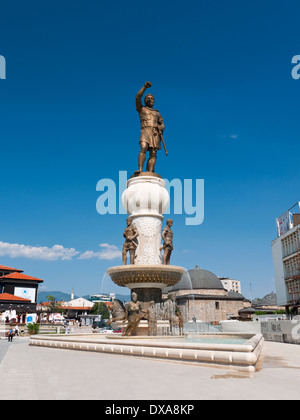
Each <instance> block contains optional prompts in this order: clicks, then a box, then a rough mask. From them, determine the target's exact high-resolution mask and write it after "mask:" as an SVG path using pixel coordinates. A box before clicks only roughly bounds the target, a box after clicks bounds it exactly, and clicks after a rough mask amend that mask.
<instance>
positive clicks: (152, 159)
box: [147, 147, 157, 172]
mask: <svg viewBox="0 0 300 420" xmlns="http://www.w3.org/2000/svg"><path fill="white" fill-rule="evenodd" d="M156 152H157V149H155V148H153V147H151V148H150V149H149V154H150V156H149V159H148V162H147V172H154V168H155V164H156Z"/></svg>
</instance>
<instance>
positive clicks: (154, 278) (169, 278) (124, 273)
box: [106, 264, 186, 289]
mask: <svg viewBox="0 0 300 420" xmlns="http://www.w3.org/2000/svg"><path fill="white" fill-rule="evenodd" d="M185 271H186V269H185V268H183V267H178V266H175V265H162V264H161V265H141V264H139V265H120V266H117V267H110V268H108V269H107V270H106V272H107V274H109V275H110V277H111V279H112V281H113V282H114V283H115V284H117V285H118V286H123V287H129V288H130V289H133V288H139V287H141V288H145V287H148V288H160V289H164V288H165V287H167V286H174V285H175V284H177V283H178V282H179V280H180V279H181V277H182V275H183V274H184V273H185Z"/></svg>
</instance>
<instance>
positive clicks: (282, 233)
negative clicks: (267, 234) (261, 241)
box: [271, 211, 300, 307]
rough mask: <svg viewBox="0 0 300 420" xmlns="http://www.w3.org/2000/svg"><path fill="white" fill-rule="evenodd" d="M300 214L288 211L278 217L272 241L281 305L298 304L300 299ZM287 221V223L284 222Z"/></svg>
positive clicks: (278, 297)
mask: <svg viewBox="0 0 300 420" xmlns="http://www.w3.org/2000/svg"><path fill="white" fill-rule="evenodd" d="M299 216H300V214H299V213H294V214H293V213H291V212H290V211H287V212H286V213H284V215H283V216H281V218H279V219H277V235H278V236H277V238H276V239H274V240H273V241H272V244H271V245H272V255H273V265H274V276H275V283H276V294H277V303H278V305H279V306H285V307H289V306H294V305H297V304H298V302H299V299H300V217H299ZM282 220H284V221H285V223H283V222H282Z"/></svg>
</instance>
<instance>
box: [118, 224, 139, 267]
mask: <svg viewBox="0 0 300 420" xmlns="http://www.w3.org/2000/svg"><path fill="white" fill-rule="evenodd" d="M123 236H124V238H125V242H124V245H123V250H122V259H123V265H126V264H127V252H128V251H129V254H130V264H134V259H135V250H136V248H137V243H136V241H135V240H136V238H137V237H138V236H139V232H138V230H137V228H136V227H135V226H134V225H133V224H132V220H131V219H130V217H128V219H127V228H126V229H125V231H124V233H123Z"/></svg>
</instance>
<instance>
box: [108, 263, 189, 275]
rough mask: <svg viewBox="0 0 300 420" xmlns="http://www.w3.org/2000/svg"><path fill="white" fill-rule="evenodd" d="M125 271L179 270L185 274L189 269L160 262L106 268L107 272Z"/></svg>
mask: <svg viewBox="0 0 300 420" xmlns="http://www.w3.org/2000/svg"><path fill="white" fill-rule="evenodd" d="M120 271H121V272H122V271H123V272H125V271H139V272H141V271H160V272H173V273H174V272H177V273H182V274H184V273H185V272H186V271H187V270H186V268H184V267H180V266H177V265H163V264H161V265H159V264H153V265H150V264H147V265H144V264H128V265H118V266H115V267H110V268H108V269H107V270H106V272H107V274H113V273H116V272H120Z"/></svg>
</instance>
